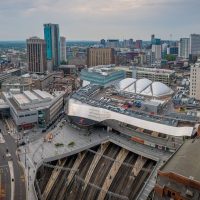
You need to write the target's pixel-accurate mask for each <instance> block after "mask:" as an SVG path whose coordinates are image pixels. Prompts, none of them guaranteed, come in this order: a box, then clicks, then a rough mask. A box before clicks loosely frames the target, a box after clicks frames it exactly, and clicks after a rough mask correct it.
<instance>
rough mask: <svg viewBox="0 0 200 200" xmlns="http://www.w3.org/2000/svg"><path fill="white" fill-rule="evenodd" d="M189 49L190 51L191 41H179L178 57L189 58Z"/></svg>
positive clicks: (185, 39) (186, 39)
mask: <svg viewBox="0 0 200 200" xmlns="http://www.w3.org/2000/svg"><path fill="white" fill-rule="evenodd" d="M189 49H190V39H189V38H181V39H180V41H179V52H178V56H179V57H182V58H189Z"/></svg>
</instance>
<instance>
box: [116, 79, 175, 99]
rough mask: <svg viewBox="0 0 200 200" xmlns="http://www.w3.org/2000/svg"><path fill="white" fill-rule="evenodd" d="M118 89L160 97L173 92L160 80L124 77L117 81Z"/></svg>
mask: <svg viewBox="0 0 200 200" xmlns="http://www.w3.org/2000/svg"><path fill="white" fill-rule="evenodd" d="M119 88H120V90H124V91H126V92H131V93H136V94H142V95H145V96H153V97H161V96H167V95H171V94H173V90H172V89H171V88H169V87H168V86H167V85H165V84H164V83H161V82H152V81H151V80H149V79H146V78H143V79H138V80H136V79H133V78H126V79H123V80H121V81H120V82H119Z"/></svg>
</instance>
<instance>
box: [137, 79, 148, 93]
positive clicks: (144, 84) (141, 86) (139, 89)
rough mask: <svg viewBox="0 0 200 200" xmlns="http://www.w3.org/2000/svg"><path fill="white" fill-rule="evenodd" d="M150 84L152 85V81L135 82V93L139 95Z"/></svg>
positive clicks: (140, 80) (141, 80)
mask: <svg viewBox="0 0 200 200" xmlns="http://www.w3.org/2000/svg"><path fill="white" fill-rule="evenodd" d="M150 84H152V81H150V80H149V79H146V78H143V79H139V80H137V81H136V93H137V94H140V93H141V92H142V91H143V90H145V89H146V88H147V87H148V86H149V85H150Z"/></svg>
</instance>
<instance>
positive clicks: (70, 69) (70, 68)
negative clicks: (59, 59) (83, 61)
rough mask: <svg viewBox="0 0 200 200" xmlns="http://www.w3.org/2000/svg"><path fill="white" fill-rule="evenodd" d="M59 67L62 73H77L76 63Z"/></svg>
mask: <svg viewBox="0 0 200 200" xmlns="http://www.w3.org/2000/svg"><path fill="white" fill-rule="evenodd" d="M59 69H60V70H62V71H63V73H64V75H77V74H78V68H77V67H76V65H60V67H59Z"/></svg>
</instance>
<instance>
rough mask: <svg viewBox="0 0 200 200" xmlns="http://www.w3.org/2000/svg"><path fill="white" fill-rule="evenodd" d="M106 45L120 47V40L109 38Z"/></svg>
mask: <svg viewBox="0 0 200 200" xmlns="http://www.w3.org/2000/svg"><path fill="white" fill-rule="evenodd" d="M106 47H108V48H118V47H119V40H116V39H108V40H107V42H106Z"/></svg>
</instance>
